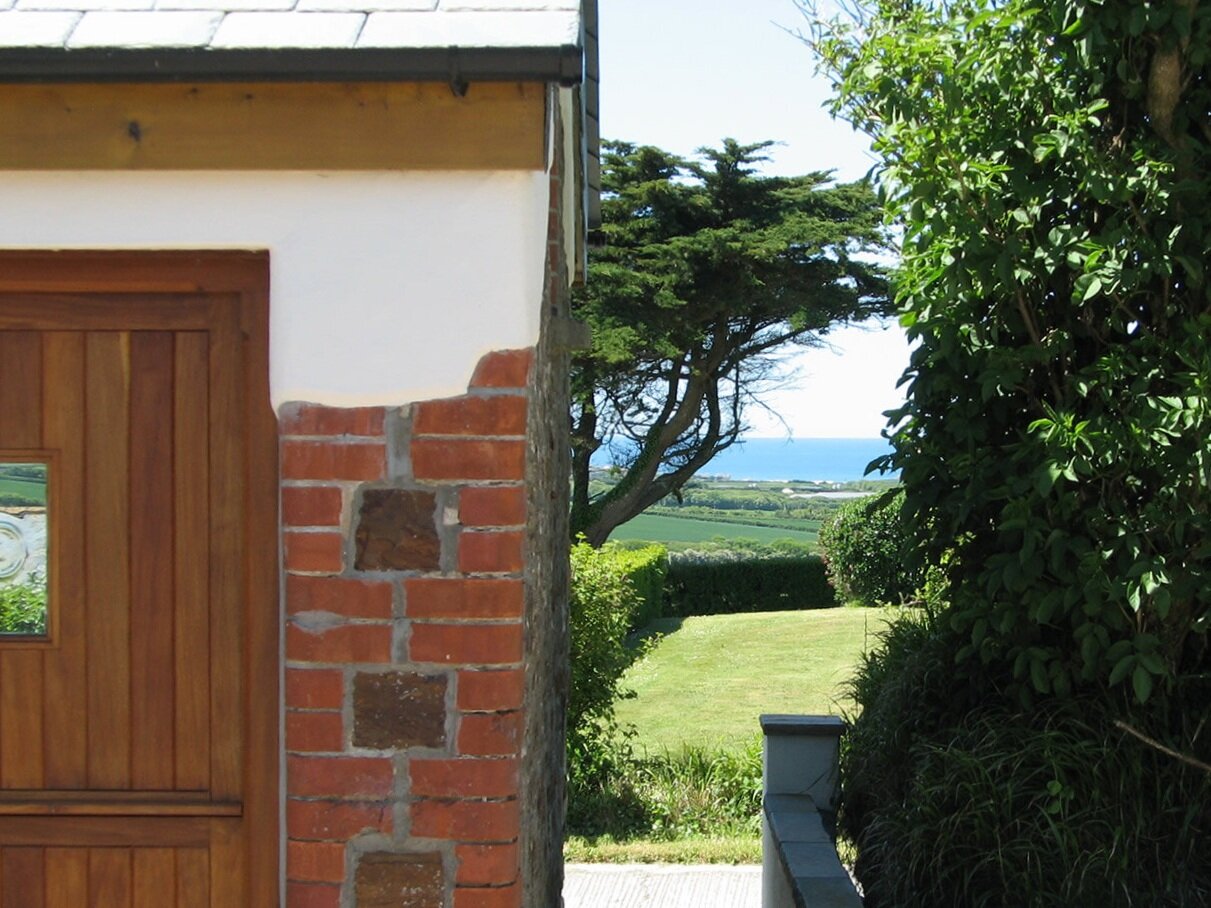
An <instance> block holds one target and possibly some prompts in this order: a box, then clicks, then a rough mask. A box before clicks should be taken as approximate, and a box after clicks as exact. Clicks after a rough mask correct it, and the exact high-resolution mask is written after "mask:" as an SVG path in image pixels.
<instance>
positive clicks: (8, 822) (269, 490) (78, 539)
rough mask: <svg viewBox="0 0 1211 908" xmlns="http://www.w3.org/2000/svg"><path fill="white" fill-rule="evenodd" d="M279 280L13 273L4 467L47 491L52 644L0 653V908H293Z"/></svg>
mask: <svg viewBox="0 0 1211 908" xmlns="http://www.w3.org/2000/svg"><path fill="white" fill-rule="evenodd" d="M267 280H268V278H267V261H266V260H265V258H264V257H262V256H257V255H253V254H245V253H239V254H223V253H208V254H202V255H192V254H173V253H169V254H105V253H62V254H18V253H0V462H4V463H9V464H11V463H13V462H16V463H26V462H28V463H33V464H35V465H37V464H45V467H46V471H47V478H48V481H47V488H48V494H47V502H46V507H45V515H46V521H47V527H46V529H47V533H46V538H47V540H48V542H47V552H46V566H45V578H44V582H45V586H46V591H47V599H48V604H47V620H46V629H45V632H44V633H42V634H40V635H39V634H33V635H31V634H23V635H22V634H6V635H4V636H0V908H17V906H19V908H153V906H154V908H174V906H175V908H243V906H248V908H254V906H255V908H268V906H275V905H277V904H278V893H277V878H278V866H279V865H278V845H277V842H278V826H277V813H278V783H277V721H278V720H277V715H278V713H277V700H278V680H277V671H278V669H277V666H278V629H277V585H276V584H277V582H276V571H277V554H276V553H277V543H276V501H277V497H276V430H275V424H274V421H273V417H272V414H271V411H270V409H269V401H268V387H267V362H266V360H267V325H266V316H267V311H266V306H267ZM0 492H3V488H2V487H0ZM3 500H4V499H2V498H0V501H3ZM10 511H11V514H12V515H14V516H13V519H14V520H15V519H17V516H18V515H17V511H15V510H12V509H10ZM2 594H3V581H0V595H2Z"/></svg>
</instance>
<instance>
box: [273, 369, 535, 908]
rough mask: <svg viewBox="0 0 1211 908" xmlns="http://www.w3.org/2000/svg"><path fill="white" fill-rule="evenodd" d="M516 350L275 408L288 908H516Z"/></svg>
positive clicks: (521, 406)
mask: <svg viewBox="0 0 1211 908" xmlns="http://www.w3.org/2000/svg"><path fill="white" fill-rule="evenodd" d="M532 359H533V357H532V352H531V351H530V350H508V351H503V352H498V353H492V354H489V355H488V356H485V357H484V358H483V359H482V360H481V361H480V363H479V365H478V366H477V368H476V369H475V373H474V376H473V378H472V381H471V384H470V387H469V388H468V391H467V393H466V394H465V395H463V396H460V397H456V398H450V399H446V400H434V401H426V402H423V403H418V404H412V405H411V406H408V407H402V408H363V409H335V408H327V407H319V406H313V405H307V404H295V405H288V406H287V407H286V408H285V409H284V412H283V413H282V419H281V435H282V438H281V452H282V523H283V528H282V545H283V559H284V564H285V568H286V577H285V582H284V584H283V588H284V589H285V591H286V615H287V627H286V660H287V662H286V684H285V693H284V696H285V710H286V725H285V727H286V737H285V747H286V787H287V791H286V797H287V804H286V837H287V842H286V848H285V851H286V877H287V908H348V906H357V908H369V906H380V905H392V906H397V905H399V906H406V908H475V906H492V908H517V906H519V905H520V904H521V899H522V893H521V885H520V882H519V879H518V837H519V828H520V820H519V804H518V774H519V773H518V770H519V758H520V744H519V741H520V729H521V727H522V716H523V713H522V688H523V682H524V666H523V664H522V647H523V636H522V612H523V604H524V581H523V577H522V568H523V564H524V557H525V553H524V550H523V549H524V544H523V540H524V535H525V534H524V530H525V524H526V496H525V489H524V486H523V482H522V480H523V476H524V472H525V457H526V454H525V451H526V442H525V432H526V423H527V418H528V415H529V414H528V410H527V408H528V398H527V393H526V388H527V381H528V376H529V374H530V370H531V364H532Z"/></svg>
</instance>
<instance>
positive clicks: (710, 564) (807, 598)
mask: <svg viewBox="0 0 1211 908" xmlns="http://www.w3.org/2000/svg"><path fill="white" fill-rule="evenodd" d="M765 551H766V552H767V553H768V554H765V555H754V554H752V553H751V552H749V553H746V552H744V551H740V552H737V551H734V550H726V549H725V550H723V551H715V552H710V551H707V552H703V551H698V552H694V551H689V552H680V553H674V554H671V555H670V556H669V573H668V580H667V581H666V582H665V592H666V595H667V604H666V607H665V614H666V615H670V616H676V617H686V616H688V615H722V614H731V613H736V612H772V611H782V610H789V609H807V608H825V607H828V606H831V605H835V604H836V596H835V594H834V593H833V588H832V587H831V586H829V583H828V578H827V577H826V576H825V573H824V563H823V562H822V561H821V560H820V558H819V557H818V556H816V555H812V554H808V553H807V552H800V553H798V554H782V553H781V551H780V550H778V549H766V550H765Z"/></svg>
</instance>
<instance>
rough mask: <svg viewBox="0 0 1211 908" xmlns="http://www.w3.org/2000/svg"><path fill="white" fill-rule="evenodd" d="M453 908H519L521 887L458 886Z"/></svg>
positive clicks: (455, 891)
mask: <svg viewBox="0 0 1211 908" xmlns="http://www.w3.org/2000/svg"><path fill="white" fill-rule="evenodd" d="M291 908H293V906H291ZM454 908H521V887H520V886H517V885H513V886H504V887H501V888H496V887H493V888H479V887H474V888H468V887H465V886H459V887H458V888H457V889H455V890H454Z"/></svg>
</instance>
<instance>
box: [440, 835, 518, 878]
mask: <svg viewBox="0 0 1211 908" xmlns="http://www.w3.org/2000/svg"><path fill="white" fill-rule="evenodd" d="M454 855H455V857H456V858H457V859H458V877H457V881H458V882H459V883H462V884H464V885H471V886H492V885H496V886H500V885H502V884H506V883H512V882H513V881H514V880H516V879H517V846H516V845H459V846H457V847H456V848H455V849H454Z"/></svg>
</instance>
